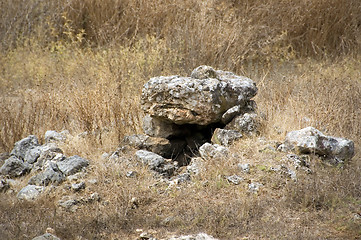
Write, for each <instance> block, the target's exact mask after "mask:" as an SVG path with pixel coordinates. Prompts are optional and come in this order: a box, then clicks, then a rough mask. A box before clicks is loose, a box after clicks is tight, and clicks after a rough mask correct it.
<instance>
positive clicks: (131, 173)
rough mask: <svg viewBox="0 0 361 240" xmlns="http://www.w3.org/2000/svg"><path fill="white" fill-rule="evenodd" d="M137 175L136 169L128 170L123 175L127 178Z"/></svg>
mask: <svg viewBox="0 0 361 240" xmlns="http://www.w3.org/2000/svg"><path fill="white" fill-rule="evenodd" d="M137 175H138V173H137V172H136V171H128V172H127V173H126V174H125V176H126V177H128V178H134V177H136V176H137Z"/></svg>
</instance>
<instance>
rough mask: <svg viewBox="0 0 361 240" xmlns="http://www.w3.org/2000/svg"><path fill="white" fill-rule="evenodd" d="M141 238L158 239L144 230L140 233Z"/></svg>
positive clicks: (142, 239)
mask: <svg viewBox="0 0 361 240" xmlns="http://www.w3.org/2000/svg"><path fill="white" fill-rule="evenodd" d="M139 240H157V239H156V238H154V237H153V235H152V234H151V233H148V232H143V233H141V234H140V235H139Z"/></svg>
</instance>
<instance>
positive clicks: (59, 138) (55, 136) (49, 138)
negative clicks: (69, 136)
mask: <svg viewBox="0 0 361 240" xmlns="http://www.w3.org/2000/svg"><path fill="white" fill-rule="evenodd" d="M44 140H45V143H50V142H63V141H65V140H66V136H65V135H64V134H62V133H58V132H56V131H53V130H49V131H46V132H45V137H44Z"/></svg>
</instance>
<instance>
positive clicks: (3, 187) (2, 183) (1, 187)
mask: <svg viewBox="0 0 361 240" xmlns="http://www.w3.org/2000/svg"><path fill="white" fill-rule="evenodd" d="M9 188H10V184H9V183H8V182H7V181H6V180H5V179H2V178H1V179H0V193H2V192H6V191H7V190H8V189H9Z"/></svg>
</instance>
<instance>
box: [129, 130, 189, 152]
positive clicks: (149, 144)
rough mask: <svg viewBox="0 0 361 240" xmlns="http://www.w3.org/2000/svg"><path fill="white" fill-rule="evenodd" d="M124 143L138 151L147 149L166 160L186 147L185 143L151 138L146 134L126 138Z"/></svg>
mask: <svg viewBox="0 0 361 240" xmlns="http://www.w3.org/2000/svg"><path fill="white" fill-rule="evenodd" d="M124 143H126V144H128V145H129V146H132V147H134V148H137V149H145V150H148V151H151V152H154V153H156V154H159V155H161V156H162V157H165V158H171V157H172V156H176V155H177V154H179V152H181V151H182V149H183V148H184V146H185V144H186V143H185V141H181V140H177V139H175V140H168V139H166V138H160V137H150V136H147V135H144V134H135V135H131V136H126V137H125V138H124Z"/></svg>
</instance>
